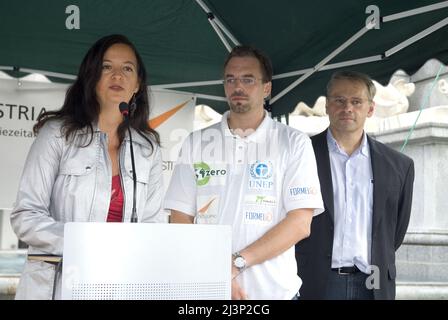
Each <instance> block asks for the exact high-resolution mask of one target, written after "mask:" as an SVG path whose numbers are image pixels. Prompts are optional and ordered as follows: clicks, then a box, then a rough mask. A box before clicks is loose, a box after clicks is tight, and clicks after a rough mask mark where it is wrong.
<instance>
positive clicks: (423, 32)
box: [0, 0, 448, 116]
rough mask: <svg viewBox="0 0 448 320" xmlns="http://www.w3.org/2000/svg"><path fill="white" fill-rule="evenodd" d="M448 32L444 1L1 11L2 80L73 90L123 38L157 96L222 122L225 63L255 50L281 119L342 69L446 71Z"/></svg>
mask: <svg viewBox="0 0 448 320" xmlns="http://www.w3.org/2000/svg"><path fill="white" fill-rule="evenodd" d="M375 17H376V18H377V19H375V20H372V19H373V18H375ZM369 22H370V24H369ZM447 25H448V1H442V2H441V1H437V0H433V1H431V0H428V1H421V0H408V1H402V0H377V1H372V0H368V1H367V0H341V1H328V0H325V1H324V0H314V1H292V0H289V1H288V0H277V1H267V0H226V1H220V0H151V1H146V0H129V1H126V2H125V1H118V0H109V1H102V0H99V1H89V0H70V1H68V0H41V1H23V0H22V1H21V0H18V1H9V2H8V1H2V2H1V3H0V39H1V46H0V70H3V71H6V72H8V73H10V74H13V75H16V76H17V75H20V74H21V72H28V73H30V72H40V73H43V74H46V75H47V76H50V77H52V80H53V81H72V79H74V77H75V76H76V72H77V68H78V66H79V64H80V62H81V59H82V57H83V56H84V54H85V52H86V50H87V49H88V48H89V47H90V46H91V45H92V44H93V42H94V41H96V40H97V39H98V38H100V37H101V36H104V35H107V34H111V33H122V34H125V35H126V36H128V37H129V38H130V39H131V41H133V42H134V43H135V44H136V46H137V48H138V49H139V51H140V53H141V54H142V57H143V60H144V62H145V65H146V67H147V69H148V72H149V79H148V82H149V83H150V84H151V85H152V86H154V87H159V88H165V89H171V90H178V91H188V92H193V93H195V94H196V95H197V97H198V103H206V104H208V105H210V106H211V107H213V108H215V109H216V110H217V111H219V112H222V111H224V110H225V109H226V108H227V105H226V103H225V99H224V98H223V97H224V92H223V88H222V84H221V81H220V79H221V78H222V64H223V62H224V59H225V57H226V54H227V53H228V50H229V49H230V48H231V47H233V46H234V45H235V44H238V43H240V44H252V45H254V46H256V47H258V48H260V49H262V50H263V51H265V52H266V53H267V54H268V55H269V56H270V57H271V59H272V61H273V65H274V73H275V77H274V82H273V94H272V98H271V101H270V107H271V108H272V113H273V115H274V116H277V115H282V114H288V113H290V112H291V111H292V110H293V109H294V107H295V106H296V104H297V103H298V102H299V101H304V102H306V103H307V104H308V105H313V104H314V101H315V99H316V98H317V97H318V96H319V95H322V94H323V93H324V92H325V84H326V82H327V81H328V79H329V77H330V74H331V73H332V72H334V71H335V70H336V69H338V68H349V69H352V70H357V71H361V72H366V73H368V74H370V75H371V76H372V77H373V78H375V79H376V80H377V81H379V82H381V83H383V84H386V83H387V82H388V80H389V78H390V76H391V75H392V74H393V73H394V72H395V71H396V70H397V69H403V70H404V71H406V72H407V73H408V74H412V73H413V72H415V71H416V70H418V69H419V68H420V67H421V66H422V65H423V63H424V62H425V61H427V60H428V59H430V58H436V59H439V60H440V61H442V62H443V63H445V64H446V63H447V62H448V27H447Z"/></svg>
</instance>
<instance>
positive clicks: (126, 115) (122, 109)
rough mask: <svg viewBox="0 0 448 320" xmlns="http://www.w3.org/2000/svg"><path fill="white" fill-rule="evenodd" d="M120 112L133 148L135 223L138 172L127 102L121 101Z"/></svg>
mask: <svg viewBox="0 0 448 320" xmlns="http://www.w3.org/2000/svg"><path fill="white" fill-rule="evenodd" d="M119 108H120V112H121V114H122V115H123V116H124V121H125V122H126V127H127V129H128V133H129V142H130V149H131V165H132V180H133V185H134V193H133V195H132V214H131V222H132V223H135V222H138V219H137V209H136V202H137V174H136V172H135V160H134V148H133V146H132V134H131V123H130V122H131V121H130V119H129V105H128V104H127V103H126V102H121V103H120V105H119Z"/></svg>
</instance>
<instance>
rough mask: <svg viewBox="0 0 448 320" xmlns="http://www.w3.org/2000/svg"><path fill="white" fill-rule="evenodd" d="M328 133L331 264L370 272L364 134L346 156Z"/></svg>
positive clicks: (367, 153)
mask: <svg viewBox="0 0 448 320" xmlns="http://www.w3.org/2000/svg"><path fill="white" fill-rule="evenodd" d="M327 132H328V133H327V143H328V150H329V154H330V167H331V179H332V182H333V194H334V238H333V255H332V261H331V267H332V268H339V267H347V266H354V265H356V266H357V267H358V268H359V269H360V270H361V271H362V272H364V273H370V261H371V260H370V256H371V243H372V213H373V210H372V208H373V183H374V181H373V173H372V164H371V160H370V149H369V144H368V141H367V136H366V134H365V133H364V134H363V138H362V142H361V145H360V146H359V148H358V149H356V150H355V151H354V152H353V153H352V154H351V155H350V156H349V155H348V154H347V153H346V152H345V151H344V150H343V149H342V148H340V147H339V145H338V143H337V141H336V140H335V139H334V137H333V135H332V134H331V132H330V130H328V131H327Z"/></svg>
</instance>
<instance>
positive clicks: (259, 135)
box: [221, 110, 273, 142]
mask: <svg viewBox="0 0 448 320" xmlns="http://www.w3.org/2000/svg"><path fill="white" fill-rule="evenodd" d="M229 114H230V111H226V112H225V113H224V114H223V115H222V119H221V130H222V132H223V133H224V137H233V138H235V137H236V138H237V139H241V140H243V141H248V142H249V141H251V142H262V141H265V140H266V137H267V134H268V130H269V129H270V128H271V127H272V121H273V120H272V118H271V117H270V116H269V114H268V113H267V111H266V110H264V118H263V121H262V122H261V123H260V125H259V126H258V127H257V129H255V131H254V132H253V133H251V134H250V135H248V136H247V137H245V138H241V137H240V136H238V135H234V134H233V133H232V132H231V131H230V128H229V123H228V118H229Z"/></svg>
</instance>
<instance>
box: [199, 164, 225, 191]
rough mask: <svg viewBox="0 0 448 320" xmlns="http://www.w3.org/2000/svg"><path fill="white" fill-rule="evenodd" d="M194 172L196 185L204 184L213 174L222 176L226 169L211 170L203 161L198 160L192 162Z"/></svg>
mask: <svg viewBox="0 0 448 320" xmlns="http://www.w3.org/2000/svg"><path fill="white" fill-rule="evenodd" d="M193 167H194V173H195V175H196V184H197V185H198V186H204V185H206V184H207V183H208V181H209V180H210V177H213V176H223V175H225V174H226V173H227V171H226V170H224V169H223V170H212V169H210V166H209V165H208V164H206V163H205V162H199V163H195V164H193Z"/></svg>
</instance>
